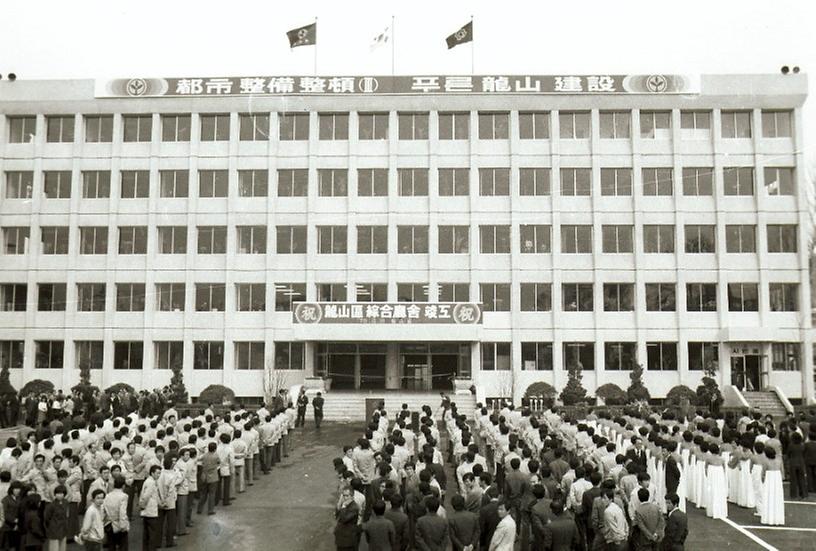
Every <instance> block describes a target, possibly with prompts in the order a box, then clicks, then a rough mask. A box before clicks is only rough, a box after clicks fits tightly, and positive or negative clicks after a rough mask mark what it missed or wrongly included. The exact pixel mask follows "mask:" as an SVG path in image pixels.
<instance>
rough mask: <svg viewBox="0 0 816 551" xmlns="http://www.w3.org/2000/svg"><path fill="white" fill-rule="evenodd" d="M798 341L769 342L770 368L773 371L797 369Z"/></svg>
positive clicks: (798, 363) (798, 364)
mask: <svg viewBox="0 0 816 551" xmlns="http://www.w3.org/2000/svg"><path fill="white" fill-rule="evenodd" d="M800 365H801V363H800V362H799V343H798V342H775V343H771V369H773V370H774V371H799V369H800V367H799V366H800Z"/></svg>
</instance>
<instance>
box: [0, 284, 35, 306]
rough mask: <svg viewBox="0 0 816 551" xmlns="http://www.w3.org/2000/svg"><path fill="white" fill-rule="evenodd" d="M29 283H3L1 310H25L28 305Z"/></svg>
mask: <svg viewBox="0 0 816 551" xmlns="http://www.w3.org/2000/svg"><path fill="white" fill-rule="evenodd" d="M27 295H28V285H26V284H25V283H3V284H2V285H0V312H25V311H26V307H27V306H28V298H27Z"/></svg>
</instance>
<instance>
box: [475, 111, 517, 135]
mask: <svg viewBox="0 0 816 551" xmlns="http://www.w3.org/2000/svg"><path fill="white" fill-rule="evenodd" d="M509 128H510V113H481V112H480V113H479V139H480V140H506V139H507V138H508V135H509Z"/></svg>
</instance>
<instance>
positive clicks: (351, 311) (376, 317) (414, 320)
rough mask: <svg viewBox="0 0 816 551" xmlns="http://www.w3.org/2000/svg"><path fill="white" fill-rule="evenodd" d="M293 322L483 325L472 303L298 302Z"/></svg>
mask: <svg viewBox="0 0 816 551" xmlns="http://www.w3.org/2000/svg"><path fill="white" fill-rule="evenodd" d="M292 322H293V323H311V324H315V323H378V324H383V323H389V324H391V323H394V324H400V323H402V324H425V323H445V324H447V323H454V324H464V325H474V324H478V323H482V305H481V304H476V303H473V302H352V303H349V302H297V303H295V310H294V312H292Z"/></svg>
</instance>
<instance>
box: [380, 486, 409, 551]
mask: <svg viewBox="0 0 816 551" xmlns="http://www.w3.org/2000/svg"><path fill="white" fill-rule="evenodd" d="M402 502H403V500H402V496H401V495H399V494H394V495H393V496H391V508H390V509H389V510H388V511H386V512H385V518H387V519H388V520H390V521H391V523H392V524H393V525H394V551H406V550H407V549H408V545H409V543H410V541H411V540H410V533H409V531H408V515H406V514H405V512H404V511H403V510H402Z"/></svg>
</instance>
